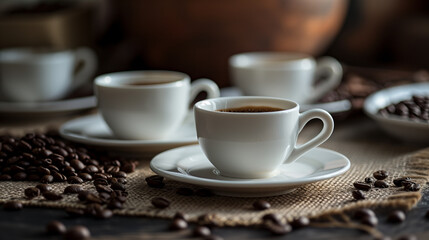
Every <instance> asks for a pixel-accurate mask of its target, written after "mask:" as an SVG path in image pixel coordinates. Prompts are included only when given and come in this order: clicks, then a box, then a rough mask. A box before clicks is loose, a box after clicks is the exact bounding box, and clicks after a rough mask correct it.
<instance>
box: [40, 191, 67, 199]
mask: <svg viewBox="0 0 429 240" xmlns="http://www.w3.org/2000/svg"><path fill="white" fill-rule="evenodd" d="M42 195H43V197H44V198H45V199H46V200H50V201H58V200H61V199H63V197H62V196H61V195H59V194H58V193H55V192H52V191H46V192H43V193H42Z"/></svg>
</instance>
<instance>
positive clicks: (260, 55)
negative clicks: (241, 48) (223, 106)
mask: <svg viewBox="0 0 429 240" xmlns="http://www.w3.org/2000/svg"><path fill="white" fill-rule="evenodd" d="M269 59H277V61H275V62H274V61H272V62H270V61H267V60H269ZM264 60H265V62H264ZM262 63H263V64H262ZM229 66H230V67H232V68H236V69H248V70H252V69H254V70H311V69H314V68H315V67H316V64H315V59H314V57H313V56H311V55H309V54H306V53H299V52H243V53H238V54H235V55H232V56H231V57H230V58H229Z"/></svg>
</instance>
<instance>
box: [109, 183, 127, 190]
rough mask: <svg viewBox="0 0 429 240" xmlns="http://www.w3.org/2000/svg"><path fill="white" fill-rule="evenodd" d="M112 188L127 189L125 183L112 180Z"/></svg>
mask: <svg viewBox="0 0 429 240" xmlns="http://www.w3.org/2000/svg"><path fill="white" fill-rule="evenodd" d="M110 188H111V189H113V190H120V191H125V186H124V184H122V183H119V182H112V184H111V185H110Z"/></svg>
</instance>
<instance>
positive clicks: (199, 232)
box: [192, 226, 212, 237]
mask: <svg viewBox="0 0 429 240" xmlns="http://www.w3.org/2000/svg"><path fill="white" fill-rule="evenodd" d="M211 234H212V231H211V230H210V228H208V227H205V226H197V227H196V228H194V230H193V231H192V235H193V236H194V237H208V236H210V235H211Z"/></svg>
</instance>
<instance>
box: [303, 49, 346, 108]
mask: <svg viewBox="0 0 429 240" xmlns="http://www.w3.org/2000/svg"><path fill="white" fill-rule="evenodd" d="M326 73H328V76H327V78H326V79H323V80H322V81H321V82H320V83H318V84H316V85H314V89H313V92H312V97H311V100H310V101H311V102H314V101H317V100H319V99H320V98H321V97H323V95H325V94H326V93H328V92H329V91H331V90H332V89H334V88H335V87H337V86H338V85H339V84H340V83H341V79H342V76H343V68H342V67H341V63H340V62H338V61H337V60H336V59H335V58H332V57H323V58H320V59H319V60H318V61H317V69H316V74H315V78H314V80H317V79H318V77H319V76H321V75H322V74H326Z"/></svg>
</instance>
